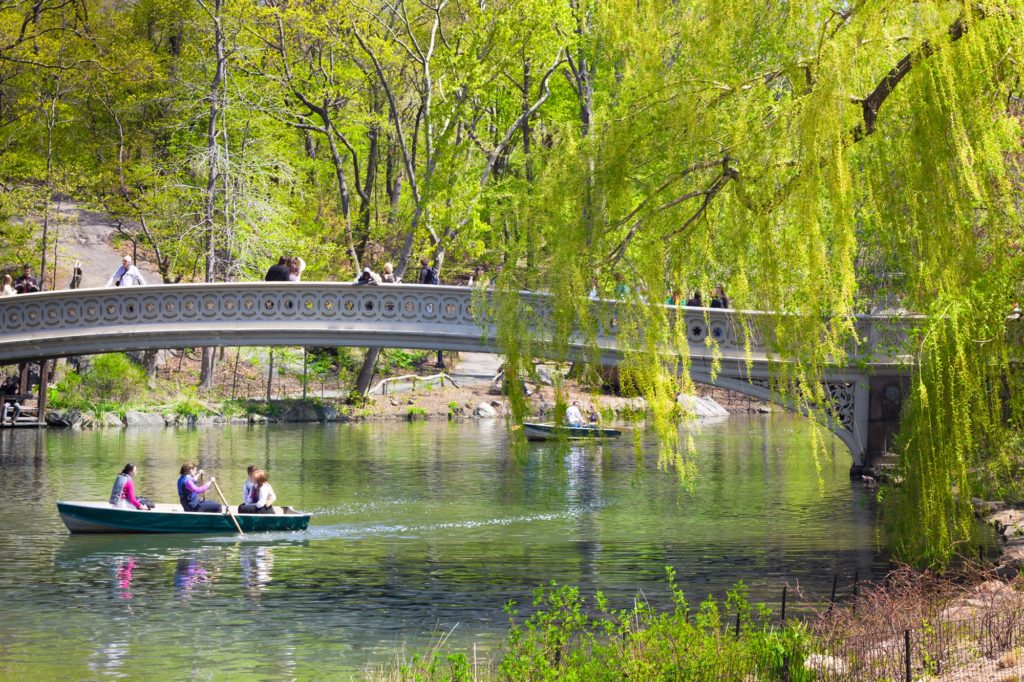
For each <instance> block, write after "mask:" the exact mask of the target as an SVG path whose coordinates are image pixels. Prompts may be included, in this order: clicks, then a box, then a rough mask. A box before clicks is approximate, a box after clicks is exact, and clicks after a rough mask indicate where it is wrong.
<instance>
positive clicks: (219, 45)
mask: <svg viewBox="0 0 1024 682" xmlns="http://www.w3.org/2000/svg"><path fill="white" fill-rule="evenodd" d="M200 4H201V5H202V4H203V3H202V0H200ZM222 4H223V0H213V5H212V8H209V9H208V11H209V13H210V18H211V20H212V21H213V44H214V50H215V52H216V57H217V64H216V68H215V69H214V74H213V82H212V83H210V95H209V97H210V109H209V117H208V119H207V124H206V154H207V157H208V163H207V176H206V209H205V214H204V216H203V219H204V220H203V222H204V224H205V228H206V281H207V282H212V281H213V280H214V273H215V266H216V256H217V254H216V240H215V235H216V230H215V226H214V213H215V211H216V207H217V180H218V173H217V165H218V164H217V137H218V130H217V119H218V118H219V117H220V109H221V88H222V86H223V83H224V73H225V70H226V68H227V57H226V55H225V52H224V33H223V30H222V29H221V23H220V17H221V14H220V13H221V7H222ZM203 6H204V7H205V5H203ZM215 361H216V358H215V355H214V348H212V347H207V348H204V349H203V359H202V362H201V364H200V369H199V388H200V389H202V390H205V391H208V390H210V389H211V388H213V369H214V362H215Z"/></svg>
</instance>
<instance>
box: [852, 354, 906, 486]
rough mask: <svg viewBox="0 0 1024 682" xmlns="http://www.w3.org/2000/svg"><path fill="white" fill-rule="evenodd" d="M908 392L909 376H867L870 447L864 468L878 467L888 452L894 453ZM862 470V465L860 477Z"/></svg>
mask: <svg viewBox="0 0 1024 682" xmlns="http://www.w3.org/2000/svg"><path fill="white" fill-rule="evenodd" d="M909 391H910V377H909V376H906V375H895V374H891V375H874V376H870V377H868V418H867V448H866V450H865V453H864V461H863V465H866V466H873V465H875V464H878V463H879V462H880V461H881V459H882V457H883V456H884V455H885V454H886V453H888V452H891V451H892V447H893V444H894V443H895V441H896V435H897V433H898V431H899V425H900V416H901V415H902V413H903V405H904V403H905V401H906V397H907V395H908V393H909ZM855 468H856V467H855ZM863 468H864V466H861V467H860V469H859V470H858V471H857V472H856V473H857V474H859V473H860V472H861V471H862V470H863ZM851 473H853V469H851Z"/></svg>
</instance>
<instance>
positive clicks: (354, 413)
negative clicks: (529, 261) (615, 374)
mask: <svg viewBox="0 0 1024 682" xmlns="http://www.w3.org/2000/svg"><path fill="white" fill-rule="evenodd" d="M709 393H710V392H709ZM566 399H567V400H568V401H570V402H571V401H573V400H578V401H579V402H580V405H581V406H582V407H583V408H584V409H588V408H589V407H590V406H593V407H594V408H595V409H596V410H597V411H598V412H599V413H600V414H601V415H602V419H603V420H606V421H607V420H621V421H638V420H641V419H644V418H646V414H647V405H646V403H645V402H644V400H643V399H642V398H623V397H619V396H610V395H601V394H593V393H589V392H586V391H581V390H577V389H575V388H568V389H567V391H566ZM527 401H528V404H529V408H530V409H529V417H528V418H530V419H537V420H545V419H548V420H550V418H551V417H552V415H553V413H554V408H555V396H554V389H553V388H551V387H550V386H541V387H538V388H537V389H536V390H535V391H534V392H533V393H532V395H531V396H530V397H528V398H527ZM724 402H726V404H727V405H728V407H724V406H723V405H722V404H720V403H719V402H718V401H717V400H716V399H715V397H712V396H711V395H705V396H700V395H698V396H684V397H682V398H681V399H680V404H681V406H682V407H683V408H684V409H687V410H689V411H690V412H691V413H692V414H693V416H694V417H709V416H728V415H729V414H735V413H743V412H750V413H767V412H768V411H770V410H769V409H766V408H765V407H763V406H762V405H758V406H756V407H754V408H753V409H745V408H746V406H747V403H748V402H749V401H746V400H745V399H744V400H743V401H741V402H742V403H743V404H742V405H740V406H739V407H737V406H736V405H732V404H729V401H724ZM201 405H202V409H201V410H188V411H183V410H181V409H180V408H176V407H175V405H173V404H170V405H159V404H157V405H133V406H131V408H130V409H124V410H119V411H97V410H80V409H61V408H51V409H48V410H47V413H46V423H47V425H48V426H50V427H54V428H69V429H73V430H81V429H92V428H133V427H157V426H164V427H175V426H186V427H187V426H223V425H228V424H238V425H241V424H264V423H295V424H302V423H317V422H319V423H350V422H368V421H369V422H385V421H420V420H431V421H435V420H449V421H450V420H468V419H504V418H506V417H507V416H508V415H509V414H510V409H509V404H508V398H507V397H506V396H503V395H500V394H495V393H494V392H492V389H491V388H490V387H488V386H486V385H480V386H473V387H463V388H455V387H445V388H433V389H432V388H425V389H419V390H415V391H408V392H402V393H396V394H393V395H377V396H369V397H368V398H367V401H366V403H365V404H364V405H362V406H357V405H350V404H347V403H345V402H344V400H343V399H341V398H319V397H315V396H308V397H307V398H305V399H303V398H282V399H278V400H271V401H269V402H268V401H266V400H255V399H245V400H221V401H210V402H203V403H202V404H201Z"/></svg>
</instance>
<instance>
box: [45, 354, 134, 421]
mask: <svg viewBox="0 0 1024 682" xmlns="http://www.w3.org/2000/svg"><path fill="white" fill-rule="evenodd" d="M145 384H146V372H145V370H143V369H142V368H141V367H139V366H138V365H136V364H135V363H133V362H132V361H131V360H129V359H128V356H127V355H125V354H124V353H108V354H106V355H97V356H95V357H94V358H93V359H92V362H91V364H90V365H89V367H88V369H86V370H85V371H84V372H82V373H81V374H79V373H77V372H74V371H69V372H68V373H67V374H65V375H64V377H63V378H62V379H61V380H60V381H59V382H57V385H56V386H54V387H53V394H52V395H51V398H50V404H51V405H53V406H54V407H57V408H65V409H78V410H95V411H97V412H99V411H118V410H119V409H120V408H123V406H124V404H125V403H130V402H131V401H132V400H133V399H134V398H136V397H137V396H138V395H139V394H140V393H141V392H142V389H143V387H144V386H145Z"/></svg>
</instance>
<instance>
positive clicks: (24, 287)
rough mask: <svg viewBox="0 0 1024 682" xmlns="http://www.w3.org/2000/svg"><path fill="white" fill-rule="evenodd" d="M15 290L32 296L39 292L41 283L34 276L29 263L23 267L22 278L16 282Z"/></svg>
mask: <svg viewBox="0 0 1024 682" xmlns="http://www.w3.org/2000/svg"><path fill="white" fill-rule="evenodd" d="M14 290H15V291H17V292H18V293H19V294H31V293H35V292H36V291H39V282H37V281H36V278H35V277H33V276H32V266H31V265H29V264H28V263H25V265H24V266H23V267H22V272H21V276H20V277H18V279H16V280H14Z"/></svg>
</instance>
